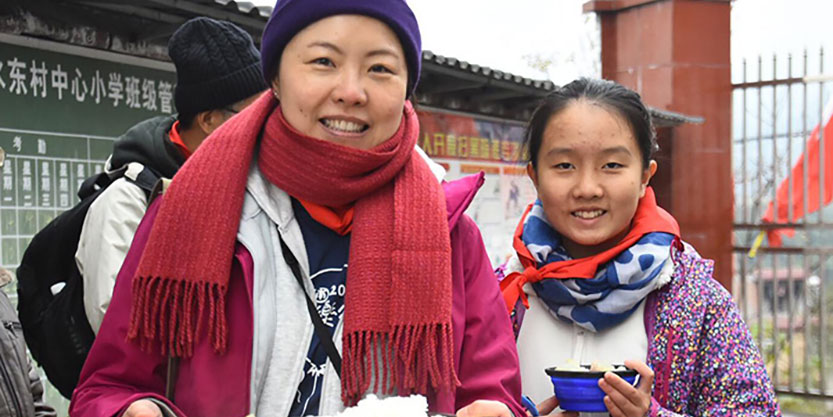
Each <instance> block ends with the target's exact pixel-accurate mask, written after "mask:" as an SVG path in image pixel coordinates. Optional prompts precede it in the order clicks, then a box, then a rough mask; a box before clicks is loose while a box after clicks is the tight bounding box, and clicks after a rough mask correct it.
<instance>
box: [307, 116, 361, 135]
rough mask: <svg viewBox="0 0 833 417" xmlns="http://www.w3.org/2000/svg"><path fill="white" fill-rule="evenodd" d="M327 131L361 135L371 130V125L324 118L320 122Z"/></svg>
mask: <svg viewBox="0 0 833 417" xmlns="http://www.w3.org/2000/svg"><path fill="white" fill-rule="evenodd" d="M318 121H319V122H321V124H322V125H324V127H325V128H327V130H330V131H332V132H335V133H336V134H359V133H363V132H365V131H366V130H367V129H369V128H370V125H368V124H366V123H361V122H357V121H351V120H344V119H329V118H322V119H319V120H318Z"/></svg>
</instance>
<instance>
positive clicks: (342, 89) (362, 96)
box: [333, 70, 367, 106]
mask: <svg viewBox="0 0 833 417" xmlns="http://www.w3.org/2000/svg"><path fill="white" fill-rule="evenodd" d="M333 100H335V101H337V102H339V103H342V104H345V105H348V106H361V105H364V104H365V103H367V91H366V90H365V87H364V83H363V80H362V77H361V74H360V73H358V72H357V71H347V70H345V71H344V73H343V74H342V76H341V77H339V81H338V85H337V86H336V87H335V89H334V90H333Z"/></svg>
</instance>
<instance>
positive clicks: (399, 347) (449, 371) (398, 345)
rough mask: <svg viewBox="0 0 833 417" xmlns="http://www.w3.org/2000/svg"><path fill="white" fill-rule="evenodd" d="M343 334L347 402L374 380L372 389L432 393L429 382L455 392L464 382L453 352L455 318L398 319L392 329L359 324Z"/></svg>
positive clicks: (344, 396) (383, 392)
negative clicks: (403, 322)
mask: <svg viewBox="0 0 833 417" xmlns="http://www.w3.org/2000/svg"><path fill="white" fill-rule="evenodd" d="M391 339H392V342H391ZM343 340H344V349H343V351H344V362H343V364H342V372H341V374H342V378H344V379H343V380H342V390H341V399H342V401H343V402H344V404H345V405H348V406H352V405H355V404H356V403H358V401H359V400H360V399H361V398H362V396H364V394H365V393H366V392H367V391H368V390H369V388H370V384H371V381H372V382H373V392H376V393H380V394H381V395H393V394H397V395H407V394H412V393H419V394H423V395H427V394H428V391H429V388H430V389H431V390H433V391H435V392H441V391H448V392H451V393H452V394H453V392H454V390H455V389H456V387H457V386H459V385H460V381H459V380H458V379H457V373H456V371H455V370H454V359H453V358H452V356H451V354H450V352H453V351H454V350H453V347H454V338H453V332H452V328H451V325H450V324H445V323H437V324H419V325H398V326H395V327H394V328H393V331H392V332H390V333H389V332H381V331H368V330H360V331H355V332H352V333H345V334H344V339H343ZM438 354H439V355H438Z"/></svg>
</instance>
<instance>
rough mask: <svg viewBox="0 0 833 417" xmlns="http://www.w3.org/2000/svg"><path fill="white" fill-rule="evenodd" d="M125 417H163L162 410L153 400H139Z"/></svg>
mask: <svg viewBox="0 0 833 417" xmlns="http://www.w3.org/2000/svg"><path fill="white" fill-rule="evenodd" d="M124 417H162V410H160V409H159V406H158V405H156V404H155V403H154V402H153V401H151V400H137V401H133V403H131V404H130V406H129V407H127V411H125V412H124Z"/></svg>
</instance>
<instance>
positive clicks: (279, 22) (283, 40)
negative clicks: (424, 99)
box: [260, 0, 422, 95]
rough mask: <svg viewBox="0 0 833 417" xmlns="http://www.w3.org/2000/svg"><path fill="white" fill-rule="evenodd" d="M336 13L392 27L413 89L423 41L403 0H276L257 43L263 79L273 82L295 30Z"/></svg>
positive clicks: (417, 74)
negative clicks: (368, 19) (363, 18)
mask: <svg viewBox="0 0 833 417" xmlns="http://www.w3.org/2000/svg"><path fill="white" fill-rule="evenodd" d="M338 14H358V15H364V16H369V17H372V18H375V19H378V20H380V21H382V22H384V23H386V24H387V25H388V26H390V28H391V29H393V32H394V33H396V36H398V37H399V42H400V43H401V44H402V49H403V50H404V51H405V60H406V62H407V64H408V94H409V95H410V94H411V93H413V91H414V88H415V87H416V84H417V82H418V81H419V72H420V68H421V66H422V41H421V40H420V36H419V25H418V24H417V20H416V17H415V16H414V13H413V12H412V11H411V8H410V7H408V4H407V3H405V0H278V2H277V4H275V8H274V10H272V16H271V17H270V18H269V22H268V23H266V28H265V29H264V30H263V38H262V40H261V43H260V55H261V65H262V66H263V76H264V77H265V78H266V83H267V84H268V85H272V79H273V78H274V76H275V74H276V73H277V71H278V65H279V63H280V60H281V54H282V53H283V49H284V48H285V47H286V44H287V43H289V41H290V40H291V39H292V37H293V36H295V34H296V33H298V32H300V31H301V30H302V29H304V28H305V27H307V26H309V25H310V24H312V23H314V22H316V21H318V20H321V19H323V18H325V17H329V16H333V15H338Z"/></svg>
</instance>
